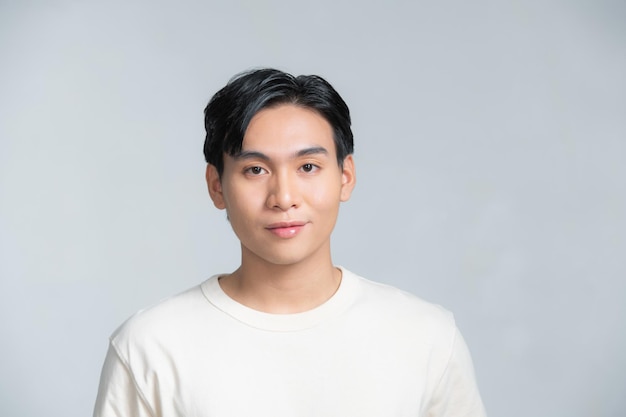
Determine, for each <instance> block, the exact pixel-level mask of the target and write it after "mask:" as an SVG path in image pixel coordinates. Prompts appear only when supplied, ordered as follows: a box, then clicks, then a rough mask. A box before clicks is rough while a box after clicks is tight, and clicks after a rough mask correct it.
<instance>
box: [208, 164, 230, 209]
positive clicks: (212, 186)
mask: <svg viewBox="0 0 626 417" xmlns="http://www.w3.org/2000/svg"><path fill="white" fill-rule="evenodd" d="M206 185H207V187H208V189H209V195H210V196H211V200H213V204H214V205H215V207H217V208H218V209H220V210H223V209H225V208H226V204H225V203H224V194H223V192H222V180H221V178H220V175H219V174H218V172H217V168H215V166H214V165H211V164H208V165H207V167H206Z"/></svg>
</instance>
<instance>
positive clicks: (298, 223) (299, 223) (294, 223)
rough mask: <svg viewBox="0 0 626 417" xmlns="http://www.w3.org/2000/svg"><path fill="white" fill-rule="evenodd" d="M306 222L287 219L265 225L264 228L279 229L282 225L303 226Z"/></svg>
mask: <svg viewBox="0 0 626 417" xmlns="http://www.w3.org/2000/svg"><path fill="white" fill-rule="evenodd" d="M306 223H307V222H303V221H289V222H276V223H272V224H268V225H267V226H265V228H266V229H281V228H283V227H299V226H304V225H305V224H306Z"/></svg>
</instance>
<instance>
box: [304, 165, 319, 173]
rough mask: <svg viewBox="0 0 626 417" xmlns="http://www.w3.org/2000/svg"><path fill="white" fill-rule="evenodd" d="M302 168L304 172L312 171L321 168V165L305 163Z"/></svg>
mask: <svg viewBox="0 0 626 417" xmlns="http://www.w3.org/2000/svg"><path fill="white" fill-rule="evenodd" d="M300 169H301V170H302V171H303V172H306V173H310V172H315V171H317V170H318V169H319V167H318V166H317V165H313V164H304V165H302V167H301V168H300Z"/></svg>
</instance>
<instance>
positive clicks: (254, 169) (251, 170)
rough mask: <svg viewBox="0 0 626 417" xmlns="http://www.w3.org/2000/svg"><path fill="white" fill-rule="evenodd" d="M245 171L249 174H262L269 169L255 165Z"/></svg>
mask: <svg viewBox="0 0 626 417" xmlns="http://www.w3.org/2000/svg"><path fill="white" fill-rule="evenodd" d="M244 172H245V173H246V174H249V175H261V174H264V173H266V172H267V171H266V170H265V168H262V167H259V166H254V167H249V168H246V169H245V170H244Z"/></svg>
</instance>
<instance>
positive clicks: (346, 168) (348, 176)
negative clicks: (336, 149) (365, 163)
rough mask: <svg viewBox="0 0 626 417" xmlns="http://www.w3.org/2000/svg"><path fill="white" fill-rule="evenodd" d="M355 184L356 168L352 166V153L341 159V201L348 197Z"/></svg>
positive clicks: (346, 199)
mask: <svg viewBox="0 0 626 417" xmlns="http://www.w3.org/2000/svg"><path fill="white" fill-rule="evenodd" d="M355 185H356V170H355V168H354V158H353V157H352V155H348V156H346V158H345V159H344V160H343V172H342V173H341V201H348V200H349V199H350V196H351V195H352V190H354V186H355Z"/></svg>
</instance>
